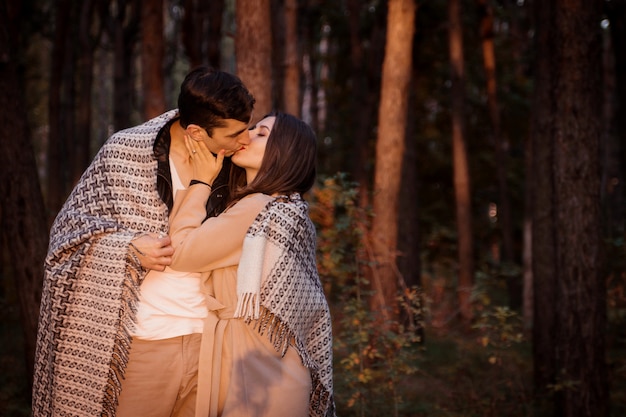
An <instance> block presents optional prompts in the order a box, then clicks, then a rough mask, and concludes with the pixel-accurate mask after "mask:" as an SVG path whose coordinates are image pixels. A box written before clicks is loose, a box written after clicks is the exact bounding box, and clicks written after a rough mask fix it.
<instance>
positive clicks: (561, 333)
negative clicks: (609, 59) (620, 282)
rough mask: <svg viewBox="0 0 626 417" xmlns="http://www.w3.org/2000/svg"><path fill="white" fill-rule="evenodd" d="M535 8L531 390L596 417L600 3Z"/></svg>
mask: <svg viewBox="0 0 626 417" xmlns="http://www.w3.org/2000/svg"><path fill="white" fill-rule="evenodd" d="M535 7H536V16H537V22H536V25H535V26H536V31H537V34H536V36H537V42H538V46H537V51H538V53H539V56H538V58H539V59H538V61H537V65H538V67H537V80H536V86H535V94H536V96H535V100H536V102H535V106H534V110H535V111H536V113H535V116H534V117H535V122H534V125H535V129H534V133H533V134H534V136H535V137H534V142H533V146H535V152H536V156H537V158H536V162H537V164H536V167H537V168H536V169H535V171H534V172H535V174H536V175H535V178H536V187H535V190H536V196H537V197H536V199H535V215H536V217H535V228H534V230H533V234H534V241H533V245H534V251H533V259H534V262H535V265H536V267H535V274H534V275H535V280H534V281H535V288H534V293H535V305H536V306H537V308H536V310H535V328H536V330H535V332H534V335H535V340H534V342H535V345H536V347H535V352H534V353H535V357H534V359H535V364H536V365H535V370H536V372H537V374H536V382H537V383H538V384H540V385H538V386H537V387H536V388H537V390H538V391H540V392H541V391H545V389H546V384H548V383H552V384H558V386H560V387H561V388H562V389H561V390H557V391H556V393H555V397H554V414H555V415H557V416H564V417H574V416H585V417H591V416H594V417H603V416H608V415H609V414H608V413H609V410H608V383H607V369H606V362H605V336H604V332H605V325H606V288H605V284H604V274H603V273H604V271H603V265H602V238H601V234H600V233H601V230H602V227H601V220H600V206H599V204H600V177H599V175H600V170H599V157H600V152H599V138H600V136H601V134H602V128H601V120H602V110H601V108H602V89H599V88H598V86H599V85H601V65H602V57H601V51H602V43H601V33H600V27H599V24H598V23H599V22H600V18H601V10H602V1H601V0H594V1H592V2H589V1H581V0H557V1H554V2H552V3H550V2H537V3H535ZM542 43H544V45H542ZM542 143H543V144H544V145H541V144H542ZM544 204H546V205H547V207H546V205H544ZM542 239H545V240H546V241H547V242H549V243H551V244H552V247H551V248H550V247H548V243H546V242H542ZM546 295H548V296H549V298H548V297H546Z"/></svg>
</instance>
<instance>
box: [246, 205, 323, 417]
mask: <svg viewBox="0 0 626 417" xmlns="http://www.w3.org/2000/svg"><path fill="white" fill-rule="evenodd" d="M315 245H316V237H315V227H314V226H313V222H312V221H311V219H310V218H309V210H308V204H307V203H306V202H305V201H304V200H303V199H302V197H301V196H300V195H299V194H298V193H294V194H292V195H290V196H281V197H278V198H276V199H274V200H272V201H271V202H269V203H268V205H267V206H266V207H265V208H264V209H263V210H262V211H261V213H259V215H258V216H257V217H256V219H255V220H254V222H253V224H252V226H250V228H249V229H248V233H247V234H246V237H245V240H244V245H243V251H242V256H241V260H240V263H239V268H238V270H237V293H238V300H239V303H238V306H237V309H236V312H235V316H236V317H243V318H245V319H246V320H247V322H248V323H250V324H252V325H254V326H256V328H257V329H258V331H259V332H260V333H261V334H264V335H266V336H267V337H268V338H269V340H270V341H271V342H272V343H273V344H274V347H275V348H276V351H277V352H280V353H282V354H283V355H284V354H285V353H286V351H287V348H288V346H289V345H293V346H294V347H295V349H296V350H297V351H298V353H299V355H300V357H301V359H302V363H303V364H304V366H306V367H307V368H309V370H310V371H311V377H312V383H313V391H312V393H311V397H310V403H309V415H310V416H312V417H313V416H315V417H332V416H334V415H335V402H334V398H333V368H332V347H333V346H332V329H331V317H330V311H329V309H328V303H327V301H326V297H325V295H324V290H323V288H322V285H321V283H320V279H319V276H318V273H317V263H316V258H315Z"/></svg>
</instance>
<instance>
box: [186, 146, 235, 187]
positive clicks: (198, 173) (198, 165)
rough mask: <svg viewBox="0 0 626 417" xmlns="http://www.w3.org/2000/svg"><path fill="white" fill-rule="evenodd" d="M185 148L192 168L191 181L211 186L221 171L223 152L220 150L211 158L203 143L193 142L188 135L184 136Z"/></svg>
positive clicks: (211, 155)
mask: <svg viewBox="0 0 626 417" xmlns="http://www.w3.org/2000/svg"><path fill="white" fill-rule="evenodd" d="M185 146H186V147H187V151H188V152H189V158H190V159H191V165H192V166H193V177H192V179H194V180H199V181H202V182H205V183H207V184H209V185H212V184H213V181H215V178H217V175H218V174H219V173H220V171H221V169H222V164H223V163H224V153H225V151H224V150H223V149H222V150H220V151H219V152H218V154H217V156H213V154H212V153H211V151H209V148H207V147H206V145H205V144H204V142H202V141H195V140H193V139H191V137H190V136H189V135H185Z"/></svg>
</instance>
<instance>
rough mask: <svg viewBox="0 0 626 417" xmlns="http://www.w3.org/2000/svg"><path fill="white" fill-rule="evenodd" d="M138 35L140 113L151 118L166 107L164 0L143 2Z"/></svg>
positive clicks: (146, 117) (145, 117)
mask: <svg viewBox="0 0 626 417" xmlns="http://www.w3.org/2000/svg"><path fill="white" fill-rule="evenodd" d="M141 35H142V42H141V81H142V87H143V100H144V101H143V115H144V119H152V118H153V117H156V116H158V115H160V114H161V113H163V112H164V111H165V92H164V90H163V86H164V81H163V61H164V59H163V57H164V55H165V51H164V47H163V45H164V42H165V39H164V35H163V0H150V1H144V2H143V3H142V7H141Z"/></svg>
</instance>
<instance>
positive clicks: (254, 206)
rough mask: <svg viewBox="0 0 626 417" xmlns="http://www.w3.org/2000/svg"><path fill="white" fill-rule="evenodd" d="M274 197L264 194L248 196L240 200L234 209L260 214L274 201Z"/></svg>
mask: <svg viewBox="0 0 626 417" xmlns="http://www.w3.org/2000/svg"><path fill="white" fill-rule="evenodd" d="M273 199H274V197H272V196H271V195H267V194H263V193H253V194H248V195H247V196H245V197H243V198H242V199H241V200H239V201H238V202H237V203H236V204H235V205H234V206H233V207H232V209H235V208H236V209H238V210H246V211H247V210H253V211H256V212H260V211H261V210H263V208H265V206H267V205H268V203H269V202H270V201H272V200H273Z"/></svg>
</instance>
